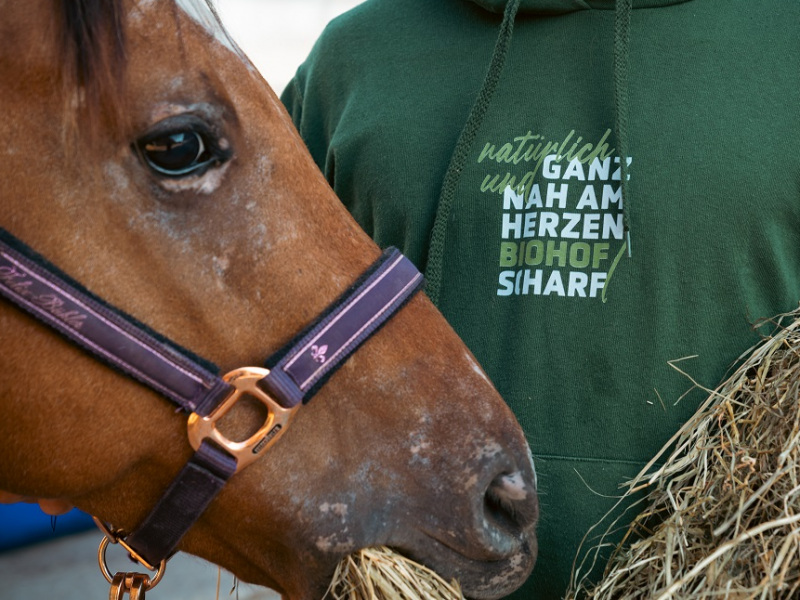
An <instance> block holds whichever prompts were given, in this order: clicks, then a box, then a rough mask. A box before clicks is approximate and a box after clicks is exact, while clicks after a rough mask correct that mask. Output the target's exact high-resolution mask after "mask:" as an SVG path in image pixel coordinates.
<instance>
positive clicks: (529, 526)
mask: <svg viewBox="0 0 800 600" xmlns="http://www.w3.org/2000/svg"><path fill="white" fill-rule="evenodd" d="M478 512H479V515H480V523H479V529H480V530H482V532H483V535H484V539H485V540H486V545H487V550H489V551H490V552H492V553H493V554H496V556H497V557H502V556H507V555H508V554H511V553H514V552H516V551H518V550H519V547H520V544H521V543H524V542H525V541H530V538H531V537H532V533H533V530H534V528H535V526H536V522H537V521H538V518H539V501H538V496H537V481H536V470H535V469H534V468H533V462H532V461H531V468H530V470H528V469H521V470H517V471H512V472H508V471H506V472H501V473H499V474H497V475H496V476H495V477H494V478H492V479H491V481H490V482H489V484H488V486H487V487H486V490H485V492H484V494H483V507H482V510H480V511H478Z"/></svg>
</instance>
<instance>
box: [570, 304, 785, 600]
mask: <svg viewBox="0 0 800 600" xmlns="http://www.w3.org/2000/svg"><path fill="white" fill-rule="evenodd" d="M788 321H791V323H789V324H788V325H786V326H784V324H785V323H786V322H788ZM778 324H779V327H778V328H777V329H776V331H775V333H774V334H773V335H772V336H770V337H769V338H767V339H765V340H764V341H763V343H761V344H759V345H758V346H757V347H755V348H754V349H753V350H751V351H750V352H749V353H748V354H746V355H745V356H744V357H743V360H744V362H743V363H742V366H741V367H740V368H739V369H737V371H736V372H735V373H734V374H733V375H732V376H731V377H730V378H729V379H728V380H726V381H725V382H724V383H723V384H722V385H721V386H720V387H719V388H717V389H716V390H715V391H713V392H711V394H710V396H709V398H708V399H707V400H706V402H705V403H704V404H703V405H702V406H701V407H700V409H699V410H698V411H697V413H696V414H695V416H694V417H693V418H692V419H691V420H690V421H689V422H688V423H687V424H686V425H685V426H684V427H683V428H681V430H680V431H679V432H678V433H677V434H676V436H675V437H673V439H672V440H671V443H670V444H668V445H667V446H665V448H664V449H662V451H661V452H660V453H659V455H657V456H656V458H654V459H653V462H651V463H650V465H651V466H650V467H649V468H651V469H652V468H653V467H652V465H653V464H654V463H655V462H656V461H657V460H660V459H661V458H662V457H663V456H666V455H667V452H671V453H670V454H669V457H668V459H667V460H666V462H665V464H664V466H663V467H661V468H659V469H658V470H656V471H655V472H654V473H650V474H645V472H643V474H641V475H639V477H637V478H636V479H635V480H634V481H633V482H631V483H630V487H629V489H628V491H627V492H626V495H630V494H631V493H633V492H635V491H637V490H640V489H646V490H649V491H648V493H647V496H646V497H645V499H644V505H645V506H646V508H645V509H644V510H643V511H641V513H640V515H639V516H638V517H637V518H636V519H635V521H634V522H633V524H632V526H631V527H630V529H629V530H628V533H627V535H626V539H625V541H623V543H622V544H621V545H620V546H619V547H618V548H617V549H616V551H615V553H614V555H612V558H611V560H610V562H609V564H608V567H607V568H606V573H605V575H604V577H603V579H602V580H601V582H600V583H599V584H597V585H596V586H592V587H584V585H582V584H581V582H580V580H578V581H577V585H575V586H573V587H574V589H575V590H577V591H572V592H571V595H570V596H568V597H569V598H577V597H580V598H582V597H584V595H585V596H587V597H588V598H591V599H593V600H611V599H614V600H634V599H645V598H647V599H648V600H668V599H678V598H680V599H682V600H706V599H708V600H710V599H712V598H713V599H715V600H716V599H718V598H736V599H740V598H741V599H744V598H785V599H789V598H800V311H796V312H794V313H791V314H789V315H784V316H783V318H781V319H779V320H778ZM668 449H671V450H668ZM576 579H578V578H577V577H576Z"/></svg>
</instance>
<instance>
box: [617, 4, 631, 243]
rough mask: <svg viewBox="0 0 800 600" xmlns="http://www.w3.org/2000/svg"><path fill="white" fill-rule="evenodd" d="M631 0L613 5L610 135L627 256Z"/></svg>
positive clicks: (628, 228) (629, 235)
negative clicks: (616, 157) (614, 142)
mask: <svg viewBox="0 0 800 600" xmlns="http://www.w3.org/2000/svg"><path fill="white" fill-rule="evenodd" d="M632 3H633V0H617V1H616V5H615V8H614V134H615V135H616V137H617V154H618V155H619V165H620V193H621V200H622V229H623V231H624V232H625V243H626V245H627V248H628V257H629V258H630V256H631V227H630V217H629V214H630V210H629V209H630V207H629V203H630V194H629V193H628V72H629V57H630V37H631V36H630V33H631V8H632V6H631V5H632Z"/></svg>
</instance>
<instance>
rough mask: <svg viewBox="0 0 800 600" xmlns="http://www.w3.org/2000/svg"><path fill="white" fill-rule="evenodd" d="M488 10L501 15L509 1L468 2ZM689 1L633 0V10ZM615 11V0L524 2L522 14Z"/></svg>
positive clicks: (472, 0)
mask: <svg viewBox="0 0 800 600" xmlns="http://www.w3.org/2000/svg"><path fill="white" fill-rule="evenodd" d="M467 1H468V2H473V3H474V4H477V5H478V6H481V7H483V8H485V9H486V10H489V11H492V12H496V13H501V12H503V11H504V10H505V7H506V5H507V4H508V2H509V0H467ZM688 1H689V0H633V8H658V7H661V6H669V5H671V4H683V3H684V2H688ZM591 9H597V10H613V9H614V0H522V2H521V3H520V7H519V12H520V14H551V15H558V14H564V13H569V12H575V11H577V10H591Z"/></svg>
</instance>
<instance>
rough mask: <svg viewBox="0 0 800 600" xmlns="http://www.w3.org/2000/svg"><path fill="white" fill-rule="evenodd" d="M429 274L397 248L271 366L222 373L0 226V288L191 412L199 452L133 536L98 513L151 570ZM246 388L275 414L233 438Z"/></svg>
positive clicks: (192, 436) (2, 293)
mask: <svg viewBox="0 0 800 600" xmlns="http://www.w3.org/2000/svg"><path fill="white" fill-rule="evenodd" d="M423 282H424V279H423V277H422V275H421V274H420V273H419V271H418V270H417V269H416V267H415V266H414V265H413V264H412V263H411V261H409V260H408V259H407V258H406V257H405V256H403V255H402V254H401V253H400V252H399V251H398V250H396V249H394V248H390V249H388V250H386V251H385V252H384V253H383V255H382V256H381V257H380V258H379V259H378V260H377V261H376V262H375V263H374V264H373V265H372V266H371V267H370V268H369V269H368V270H367V272H366V273H364V274H363V275H362V276H361V278H360V279H359V280H358V281H357V282H356V283H355V284H353V286H352V287H351V288H350V289H349V290H347V291H346V292H345V293H344V294H342V296H340V297H339V299H338V300H336V301H335V302H334V303H333V304H332V305H330V306H329V307H328V309H326V311H325V312H324V313H323V314H322V315H321V316H319V317H318V318H317V319H316V320H315V321H314V322H313V323H312V324H311V325H310V326H309V327H308V328H306V330H305V331H303V332H301V334H300V335H298V337H297V338H295V340H294V341H293V342H291V343H290V344H288V345H287V346H286V347H284V348H283V349H282V350H280V351H278V352H277V353H275V354H274V355H273V357H272V358H270V359H269V360H268V361H267V362H266V368H257V367H246V368H242V369H236V370H234V371H231V372H230V373H228V374H227V375H225V376H223V377H221V376H220V375H219V369H218V368H217V367H216V365H214V364H213V363H210V362H208V361H205V360H204V359H201V358H199V357H197V356H195V355H193V354H192V353H190V352H188V351H187V350H185V349H183V348H181V347H180V346H178V345H177V344H175V343H174V342H172V341H170V340H169V339H167V338H165V337H164V336H161V335H160V334H158V333H156V332H154V331H153V330H151V329H150V328H148V327H147V326H146V325H144V324H142V323H140V322H139V321H137V320H136V319H134V318H133V317H131V316H129V315H127V314H125V313H123V312H122V311H120V310H118V309H116V308H114V307H113V306H110V305H109V304H107V303H106V302H104V301H103V300H102V299H100V298H99V297H97V296H95V295H94V294H92V293H91V292H89V291H88V290H86V289H85V288H84V287H83V286H81V285H80V284H79V283H78V282H76V281H74V280H72V279H71V278H70V277H69V276H67V275H65V274H64V273H62V272H61V271H60V270H59V269H58V268H57V267H55V266H53V265H52V264H50V263H49V262H47V261H46V260H45V259H44V258H42V257H41V256H39V255H38V254H36V253H35V252H34V251H33V250H32V249H30V248H29V247H28V246H26V245H25V244H23V243H22V242H21V241H20V240H18V239H17V238H15V237H14V236H13V235H11V234H10V233H8V232H7V231H6V230H4V229H2V228H0V296H2V297H4V298H5V299H7V300H9V301H10V302H12V303H13V304H15V305H17V306H18V307H20V308H22V309H23V310H25V311H26V312H28V313H30V314H32V315H33V316H35V317H36V318H37V319H39V320H40V321H42V322H44V323H45V324H47V325H49V326H50V327H52V328H53V329H55V330H56V331H58V332H59V333H61V334H62V335H63V336H64V337H66V338H67V339H68V340H70V341H72V342H73V343H75V344H76V345H78V346H80V347H82V348H84V349H85V350H87V351H88V352H90V353H91V354H92V355H94V356H95V357H97V358H99V359H101V360H103V361H104V362H107V363H108V364H110V365H111V366H113V367H115V368H116V369H118V370H120V371H122V372H124V373H126V374H127V375H129V376H131V377H133V378H134V379H137V380H138V381H140V382H142V383H144V384H145V385H147V386H148V387H150V388H151V389H153V390H155V391H157V392H159V393H161V394H162V395H163V396H165V397H166V398H167V399H168V400H170V401H172V402H173V403H175V404H177V405H178V406H179V407H180V408H181V409H182V410H184V411H186V412H188V413H190V415H189V422H188V436H189V441H190V444H191V445H192V447H193V448H194V450H195V453H194V454H193V456H192V458H191V459H190V460H189V461H188V462H187V464H186V465H185V466H184V467H183V469H182V470H181V471H180V473H179V474H178V475H177V476H176V478H175V479H174V480H173V482H172V484H171V485H170V486H169V487H168V488H167V490H166V491H165V492H164V493H163V495H162V496H161V499H160V500H159V501H158V503H157V504H156V506H155V507H154V508H153V510H152V511H151V512H150V514H149V515H148V516H147V517H146V518H145V519H144V521H142V523H140V524H139V526H138V527H137V528H136V529H135V530H134V531H133V532H132V533H131V534H130V535H127V536H125V535H124V534H122V533H120V532H116V531H114V530H113V529H112V528H111V527H109V526H108V525H106V524H103V523H101V522H99V521H97V520H96V521H97V522H98V525H100V526H101V529H102V530H103V531H104V533H106V535H107V537H108V539H109V540H110V541H112V542H120V543H121V544H122V545H123V547H124V548H125V549H126V550H128V552H129V553H130V554H131V556H133V557H134V558H135V559H136V560H138V561H139V562H140V563H141V564H142V565H144V566H145V567H146V568H148V569H150V570H155V566H157V565H159V563H162V564H163V561H165V560H166V559H167V558H169V557H170V556H171V555H172V554H173V553H174V552H175V548H176V547H177V545H178V543H179V542H180V540H181V538H182V537H183V535H184V534H185V533H186V532H187V531H188V530H189V528H190V527H191V526H192V525H193V524H194V522H195V521H196V520H197V519H198V518H199V517H200V515H201V514H202V513H203V511H204V510H205V508H206V507H207V506H208V505H209V503H210V502H211V501H212V500H213V499H214V497H216V495H217V494H218V493H219V491H220V490H221V489H222V487H223V486H224V485H225V483H226V482H227V480H228V479H229V478H230V477H231V476H232V475H233V474H234V473H236V472H237V471H239V470H241V469H242V468H244V467H245V466H247V465H248V464H250V463H251V462H253V461H254V460H255V459H257V458H258V457H260V456H261V455H263V454H264V452H265V451H266V450H267V449H268V448H269V447H270V446H272V444H274V443H275V441H276V440H278V439H279V438H280V436H281V435H282V434H283V433H284V432H285V431H286V429H287V426H288V425H289V422H290V421H291V418H292V417H293V416H294V414H295V412H296V410H297V409H298V408H299V407H300V406H301V404H303V403H306V402H308V401H309V400H310V399H311V397H312V396H313V395H314V394H315V393H316V391H317V390H318V389H319V388H320V387H321V386H322V385H323V384H324V383H325V381H326V380H327V378H328V377H330V375H331V374H333V373H334V372H335V371H336V370H337V369H338V368H339V367H340V366H341V365H342V364H343V363H344V362H345V361H346V360H347V358H348V357H349V356H350V355H351V354H352V353H353V352H355V351H356V350H357V349H358V348H359V346H361V344H363V343H364V342H365V341H366V340H367V339H368V338H369V337H370V336H371V335H373V334H374V333H375V332H376V331H377V330H378V329H379V328H380V327H381V326H382V325H383V324H384V323H386V321H388V320H389V318H391V317H392V316H393V315H394V314H395V313H396V312H397V311H398V310H399V309H400V308H401V307H402V306H403V305H404V304H405V303H406V302H407V301H408V300H409V299H410V298H411V297H412V296H413V295H414V294H415V293H416V292H417V291H419V290H420V289H421V288H422V285H423ZM244 395H247V396H250V397H253V398H255V399H257V400H258V401H260V402H261V403H262V404H264V406H265V407H266V408H267V412H268V416H267V419H266V421H265V422H264V424H263V425H262V426H261V427H260V428H259V429H258V431H256V433H254V434H253V435H252V436H251V437H250V438H248V439H247V440H244V441H242V442H234V441H231V440H229V439H228V438H226V437H225V436H224V435H222V434H221V433H220V432H219V430H218V429H217V428H216V422H217V421H218V420H219V419H220V418H222V417H223V416H224V415H225V414H226V413H227V412H228V411H229V410H230V409H231V408H232V407H233V405H234V404H235V403H236V402H237V401H238V400H239V399H240V398H241V397H242V396H244ZM101 550H103V547H102V546H101ZM102 565H103V560H102V559H101V566H102ZM162 571H163V567H162ZM112 585H113V584H112ZM149 585H152V584H149Z"/></svg>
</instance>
